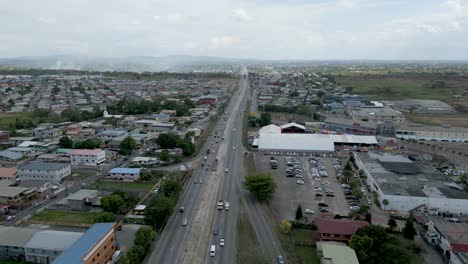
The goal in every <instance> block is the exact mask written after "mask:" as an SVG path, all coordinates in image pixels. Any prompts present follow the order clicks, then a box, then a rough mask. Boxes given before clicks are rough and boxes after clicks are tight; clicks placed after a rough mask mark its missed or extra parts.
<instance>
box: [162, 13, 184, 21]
mask: <svg viewBox="0 0 468 264" xmlns="http://www.w3.org/2000/svg"><path fill="white" fill-rule="evenodd" d="M166 19H167V22H169V23H181V22H183V21H184V20H185V17H184V16H183V15H182V14H179V13H170V14H167V17H166Z"/></svg>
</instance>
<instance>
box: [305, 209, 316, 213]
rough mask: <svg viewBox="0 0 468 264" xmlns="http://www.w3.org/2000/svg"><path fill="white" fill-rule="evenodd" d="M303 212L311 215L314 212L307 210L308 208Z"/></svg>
mask: <svg viewBox="0 0 468 264" xmlns="http://www.w3.org/2000/svg"><path fill="white" fill-rule="evenodd" d="M304 211H305V213H306V214H313V213H314V211H313V210H312V209H309V208H307V209H305V210H304Z"/></svg>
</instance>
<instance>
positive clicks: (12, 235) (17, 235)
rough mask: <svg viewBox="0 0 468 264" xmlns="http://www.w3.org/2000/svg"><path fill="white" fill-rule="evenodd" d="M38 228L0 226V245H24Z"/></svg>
mask: <svg viewBox="0 0 468 264" xmlns="http://www.w3.org/2000/svg"><path fill="white" fill-rule="evenodd" d="M39 230H40V229H34V228H23V227H13V226H0V245H3V246H10V247H24V245H26V243H28V241H29V240H30V239H31V237H33V235H34V234H35V233H37V232H38V231H39Z"/></svg>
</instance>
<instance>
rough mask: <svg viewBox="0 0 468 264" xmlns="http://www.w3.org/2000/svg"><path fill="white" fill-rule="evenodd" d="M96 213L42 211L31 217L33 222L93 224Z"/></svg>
mask: <svg viewBox="0 0 468 264" xmlns="http://www.w3.org/2000/svg"><path fill="white" fill-rule="evenodd" d="M96 214H97V213H88V212H86V213H84V212H70V211H58V210H57V211H56V210H44V211H42V212H40V213H37V214H35V215H34V216H33V217H31V220H33V221H44V222H50V223H51V224H54V223H68V224H94V217H95V216H96Z"/></svg>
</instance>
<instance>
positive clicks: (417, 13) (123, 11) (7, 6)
mask: <svg viewBox="0 0 468 264" xmlns="http://www.w3.org/2000/svg"><path fill="white" fill-rule="evenodd" d="M0 24H1V25H2V26H1V27H0V57H21V56H46V55H80V56H102V57H128V56H165V55H175V54H185V55H203V56H219V57H228V58H257V59H293V60H294V59H312V60H342V59H343V60H348V59H435V60H454V59H455V60H456V59H459V60H466V59H468V0H40V1H39V0H14V1H12V0H0Z"/></svg>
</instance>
